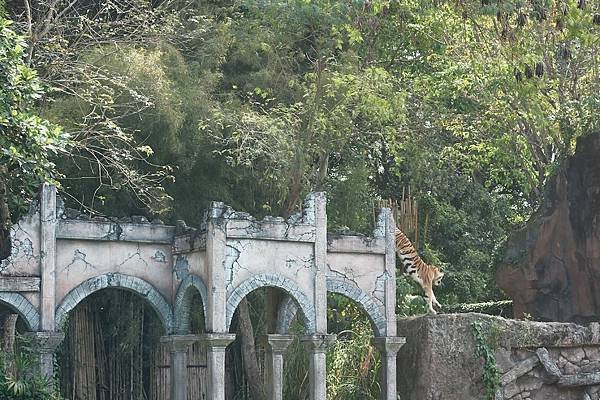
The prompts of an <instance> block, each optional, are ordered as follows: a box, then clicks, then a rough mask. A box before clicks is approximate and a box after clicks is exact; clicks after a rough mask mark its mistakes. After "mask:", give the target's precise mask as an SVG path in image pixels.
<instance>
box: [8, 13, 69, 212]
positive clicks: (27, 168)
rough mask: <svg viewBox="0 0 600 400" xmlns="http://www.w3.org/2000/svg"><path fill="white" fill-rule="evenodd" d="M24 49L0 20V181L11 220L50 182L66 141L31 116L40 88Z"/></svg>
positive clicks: (41, 93) (40, 95) (41, 92)
mask: <svg viewBox="0 0 600 400" xmlns="http://www.w3.org/2000/svg"><path fill="white" fill-rule="evenodd" d="M26 49H27V44H26V43H25V41H24V40H23V38H21V37H20V36H19V35H17V34H16V33H15V32H14V31H13V30H12V29H11V22H10V21H9V20H7V19H5V18H4V17H0V132H1V134H0V166H1V167H0V179H2V181H3V182H4V183H5V184H6V187H7V190H8V194H9V196H8V203H9V208H10V209H11V211H12V214H13V215H12V217H13V220H16V219H17V218H18V217H19V214H21V213H23V212H25V211H26V210H27V207H28V205H29V203H30V202H31V198H32V196H33V194H34V193H35V192H36V191H37V190H38V188H39V185H40V183H41V182H45V181H51V182H55V181H54V180H53V178H54V177H55V176H56V170H55V164H54V163H53V161H52V158H53V157H56V156H57V155H58V154H60V153H62V152H64V151H65V148H66V146H67V144H68V137H67V135H65V134H64V133H63V132H62V131H61V130H60V128H59V127H58V126H56V125H53V124H51V123H49V122H48V121H46V120H44V119H42V118H40V117H39V115H38V114H37V113H36V109H35V107H36V104H37V102H39V101H40V100H41V99H42V98H43V97H44V95H45V92H46V90H45V88H44V86H43V84H42V82H40V80H39V79H38V77H37V74H36V72H35V71H34V70H33V69H32V68H30V67H29V66H28V65H27V63H26V61H25V50H26Z"/></svg>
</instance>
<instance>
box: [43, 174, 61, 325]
mask: <svg viewBox="0 0 600 400" xmlns="http://www.w3.org/2000/svg"><path fill="white" fill-rule="evenodd" d="M56 223H57V219H56V187H55V186H53V185H50V184H48V183H44V184H43V185H42V193H41V195H40V274H41V284H40V325H41V328H40V329H41V330H43V331H47V332H53V331H54V329H55V327H54V322H55V321H54V318H55V309H56V299H55V297H56V293H55V292H56Z"/></svg>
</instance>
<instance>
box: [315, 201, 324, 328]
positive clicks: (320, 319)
mask: <svg viewBox="0 0 600 400" xmlns="http://www.w3.org/2000/svg"><path fill="white" fill-rule="evenodd" d="M312 196H313V198H314V213H315V228H316V237H315V250H314V251H315V261H314V262H315V284H314V301H315V315H316V321H315V331H316V332H327V275H326V271H327V198H326V197H325V193H321V192H317V193H313V194H312Z"/></svg>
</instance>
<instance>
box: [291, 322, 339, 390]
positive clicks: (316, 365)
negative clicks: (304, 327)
mask: <svg viewBox="0 0 600 400" xmlns="http://www.w3.org/2000/svg"><path fill="white" fill-rule="evenodd" d="M335 339H336V336H335V335H324V334H313V335H308V336H302V338H301V339H300V340H301V341H302V343H304V346H305V347H306V350H307V351H308V354H309V370H308V374H309V381H310V382H309V384H310V389H309V390H310V397H309V399H310V400H325V399H326V395H327V385H326V375H327V366H326V360H325V357H326V352H327V347H329V346H330V345H331V344H332V343H333V342H334V341H335Z"/></svg>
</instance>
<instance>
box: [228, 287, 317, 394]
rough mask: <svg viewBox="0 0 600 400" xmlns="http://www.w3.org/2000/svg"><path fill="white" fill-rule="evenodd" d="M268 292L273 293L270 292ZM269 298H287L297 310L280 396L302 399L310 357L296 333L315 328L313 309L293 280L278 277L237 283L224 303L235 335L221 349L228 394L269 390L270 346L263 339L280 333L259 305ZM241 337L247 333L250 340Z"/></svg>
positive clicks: (306, 384) (306, 383) (290, 328)
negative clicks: (226, 345) (231, 341)
mask: <svg viewBox="0 0 600 400" xmlns="http://www.w3.org/2000/svg"><path fill="white" fill-rule="evenodd" d="M265 281H267V282H265ZM261 284H262V286H261ZM238 289H239V290H238ZM272 292H275V293H276V296H272V294H273V293H272ZM273 298H278V299H289V301H292V302H293V303H294V305H295V307H296V308H295V309H296V310H299V312H298V313H297V315H298V317H297V318H296V319H295V320H294V321H293V322H292V323H291V326H290V327H289V329H288V331H286V333H288V334H290V335H296V336H295V337H294V338H293V340H292V341H291V343H289V345H288V347H287V349H286V351H285V353H284V356H283V357H284V362H283V398H285V399H303V398H307V395H308V384H309V382H308V373H307V371H308V367H309V362H308V356H307V353H306V351H305V350H304V347H303V346H302V344H301V343H300V340H299V336H300V335H303V334H304V333H305V332H314V318H315V316H314V310H313V308H312V307H310V306H308V304H310V303H309V302H308V299H307V298H306V296H304V294H303V293H302V292H301V291H300V290H299V289H298V288H297V287H296V286H295V284H293V283H292V282H290V281H287V280H285V279H283V278H277V279H273V280H270V279H268V278H267V279H265V278H264V277H257V278H256V279H255V280H254V281H249V282H245V283H243V284H242V285H240V286H239V287H238V288H237V289H236V290H234V292H233V293H232V294H231V295H230V296H229V300H228V302H227V307H228V311H229V313H228V318H227V320H228V322H229V332H230V333H235V334H236V335H237V337H236V340H235V341H234V342H233V343H232V344H231V345H230V346H229V347H228V348H227V353H226V365H227V367H226V376H225V379H226V384H225V388H226V398H227V399H253V398H255V396H253V393H256V392H257V391H259V392H261V393H265V391H267V390H268V388H267V385H266V384H265V380H266V379H265V374H267V372H266V370H267V367H266V365H267V362H268V361H267V360H268V357H269V355H268V352H269V351H270V350H269V348H270V345H269V344H268V343H267V342H266V341H265V335H267V334H275V333H279V332H276V328H275V326H276V324H275V323H273V322H274V321H268V320H267V318H268V317H267V316H266V315H265V313H264V310H265V309H267V308H268V307H267V302H269V301H272V299H273ZM243 313H246V314H247V315H248V316H249V320H250V326H248V325H247V324H246V321H245V318H244V317H243V316H241V314H243ZM245 338H250V339H251V340H250V343H248V342H246V341H245V340H246V339H245ZM251 352H252V353H251ZM248 375H249V376H248Z"/></svg>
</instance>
